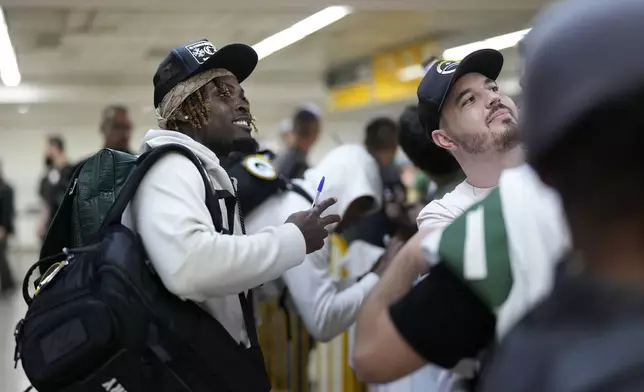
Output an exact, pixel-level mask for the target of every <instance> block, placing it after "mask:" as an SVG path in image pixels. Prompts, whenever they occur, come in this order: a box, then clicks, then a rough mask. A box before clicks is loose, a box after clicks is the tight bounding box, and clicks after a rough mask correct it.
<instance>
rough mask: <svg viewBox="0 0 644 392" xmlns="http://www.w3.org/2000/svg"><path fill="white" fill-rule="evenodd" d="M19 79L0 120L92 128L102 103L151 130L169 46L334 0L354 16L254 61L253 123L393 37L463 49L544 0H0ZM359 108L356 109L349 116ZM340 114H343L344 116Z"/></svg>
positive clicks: (259, 33)
mask: <svg viewBox="0 0 644 392" xmlns="http://www.w3.org/2000/svg"><path fill="white" fill-rule="evenodd" d="M1 3H2V6H3V8H4V11H5V15H6V20H7V25H8V29H9V34H10V37H11V40H12V43H13V46H14V48H15V52H16V55H17V59H18V64H19V68H20V72H21V75H22V83H21V84H20V86H18V87H5V86H2V87H0V126H1V127H2V128H5V129H6V128H12V127H32V128H33V127H43V126H45V127H64V126H69V125H72V123H73V124H74V125H78V126H88V127H95V126H97V122H98V113H99V111H100V108H101V107H102V106H103V105H105V104H107V103H111V102H119V103H125V104H127V105H129V106H130V107H131V108H132V112H133V115H134V117H135V120H136V121H137V122H138V123H139V124H140V123H145V125H146V126H153V124H154V118H153V115H152V107H151V106H152V75H153V74H154V72H155V70H156V67H157V65H158V64H159V62H160V61H161V59H162V58H163V57H164V56H165V55H166V54H167V52H168V51H169V49H171V48H172V47H174V46H178V45H180V44H183V43H186V42H189V41H192V40H195V39H199V38H202V37H206V38H209V39H210V40H211V41H212V42H213V43H214V44H215V45H216V46H223V45H224V44H226V43H230V42H244V43H248V44H255V43H257V42H259V41H261V40H262V39H264V38H266V37H268V36H270V35H272V34H274V33H276V32H278V31H280V30H282V29H285V28H286V27H288V26H290V25H292V24H294V23H296V22H297V21H299V20H301V19H303V18H305V17H307V16H309V15H311V14H314V13H315V12H317V11H319V10H321V9H324V8H325V7H328V6H333V5H345V6H349V7H351V9H352V12H351V14H349V15H348V16H346V17H345V18H343V19H341V20H339V21H337V22H336V23H333V24H331V25H329V26H327V27H325V28H323V29H322V30H320V31H318V32H316V33H314V34H312V35H310V36H308V37H306V38H304V39H302V40H301V41H299V42H296V43H295V44H293V45H291V46H288V47H286V48H284V49H282V50H280V51H277V52H275V53H273V54H272V55H270V56H268V57H266V58H264V59H262V60H261V61H260V64H259V66H258V68H257V70H256V72H255V73H254V74H253V75H252V76H251V78H250V79H249V80H248V81H247V82H246V83H245V84H244V86H245V88H246V90H247V95H248V97H249V98H250V100H251V102H252V105H253V112H254V113H255V115H256V117H258V119H259V121H260V124H265V125H266V126H268V127H272V128H274V124H276V123H277V122H279V120H280V119H282V118H284V117H286V116H288V115H289V113H290V112H291V111H292V110H293V109H294V108H295V107H296V106H297V105H298V104H300V103H302V102H307V101H308V102H315V103H317V104H319V105H321V106H324V104H325V102H326V99H327V90H326V88H325V84H324V74H325V71H326V70H328V69H329V68H330V67H333V66H336V65H340V64H344V63H347V62H350V61H354V60H356V59H360V58H364V57H365V56H369V55H371V54H374V53H377V52H379V51H382V50H388V49H391V48H393V47H396V45H400V44H405V43H408V42H411V41H414V40H418V39H435V40H437V41H438V42H440V44H441V45H442V47H448V46H449V45H460V44H464V43H468V42H470V41H473V40H477V39H482V38H487V37H489V36H493V35H498V34H503V33H507V32H512V31H515V30H520V29H523V28H526V27H527V26H529V23H530V20H531V19H532V17H533V16H534V15H535V13H536V12H537V11H538V10H539V9H541V8H542V7H543V5H544V4H545V3H547V1H546V0H522V1H514V0H485V1H481V0H345V1H344V2H343V3H342V4H337V3H331V2H328V1H323V0H308V1H307V0H235V1H227V2H224V1H220V0H211V1H205V0H180V1H165V0H2V1H1ZM358 113H361V112H358ZM344 116H346V114H344Z"/></svg>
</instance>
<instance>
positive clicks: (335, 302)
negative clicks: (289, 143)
mask: <svg viewBox="0 0 644 392" xmlns="http://www.w3.org/2000/svg"><path fill="white" fill-rule="evenodd" d="M322 176H325V177H326V179H325V184H324V190H323V192H322V194H321V195H320V200H323V199H326V198H328V197H335V198H337V200H338V202H337V203H336V204H335V205H333V206H331V207H330V208H328V209H327V210H326V212H325V214H323V215H327V214H339V215H340V216H343V215H344V213H345V212H346V210H347V208H348V207H349V205H350V204H351V203H352V202H353V201H355V200H356V199H358V198H360V197H363V196H367V197H371V198H373V199H374V200H375V201H376V205H375V209H378V208H380V206H381V199H382V179H381V177H380V171H379V169H378V163H377V162H376V160H375V159H374V158H373V157H372V156H371V155H370V154H369V153H368V152H367V151H366V150H365V148H364V147H362V146H358V145H345V146H341V147H337V148H335V149H333V150H332V151H331V152H329V153H328V154H327V155H326V156H325V157H324V158H323V159H322V161H321V162H320V164H318V165H317V166H315V167H314V168H311V169H309V170H307V171H306V172H305V174H304V179H303V180H294V182H295V183H296V184H297V185H299V186H300V187H302V188H303V189H304V190H305V191H307V192H308V193H309V194H310V195H311V196H312V197H314V196H315V193H316V191H317V186H318V183H319V182H320V179H321V178H322ZM310 207H311V204H310V203H309V202H308V201H307V200H306V199H304V198H303V197H302V196H300V195H298V194H296V193H295V192H284V193H282V194H279V195H275V196H272V197H271V198H269V199H268V200H266V201H265V202H264V203H262V204H261V205H260V206H258V207H257V208H256V209H255V210H254V211H253V212H252V213H251V214H250V215H249V216H248V217H247V218H246V226H247V229H248V232H249V233H254V232H258V231H259V230H262V229H264V228H266V227H267V226H276V225H279V224H280V223H281V222H284V220H285V219H286V218H287V217H288V216H289V215H291V214H292V213H294V212H297V211H301V210H303V209H307V208H310ZM331 228H332V227H328V229H331ZM330 257H331V256H330V246H329V242H328V240H326V241H325V243H324V247H323V248H322V249H320V250H319V251H317V252H313V253H311V254H309V255H307V256H306V259H305V261H304V263H302V264H301V265H299V266H297V267H294V268H291V269H290V270H288V271H286V272H284V274H283V275H282V278H283V279H284V282H285V283H286V285H287V286H288V289H289V292H290V294H291V297H292V298H293V300H294V302H295V306H296V307H297V310H298V314H299V315H300V317H301V318H302V321H303V322H304V324H305V325H306V327H307V329H308V331H309V333H310V334H311V335H312V336H314V337H315V338H316V339H318V340H321V341H328V340H331V339H332V338H334V337H335V336H337V335H338V334H340V333H342V332H344V331H346V330H347V329H348V328H349V326H351V324H353V323H354V322H355V318H356V314H357V311H358V309H359V308H360V305H361V304H362V301H363V300H364V299H365V297H366V296H367V295H368V294H369V292H370V291H371V289H372V288H373V287H374V286H375V285H376V283H378V277H377V276H376V275H375V274H373V273H371V274H368V275H367V276H365V277H364V278H363V279H361V280H360V281H359V282H357V283H356V284H354V285H352V286H350V287H349V288H346V289H345V290H343V291H339V290H338V288H337V287H336V284H335V282H334V281H333V278H332V276H331V272H330V270H329V261H330ZM345 261H346V260H343V263H344V262H345Z"/></svg>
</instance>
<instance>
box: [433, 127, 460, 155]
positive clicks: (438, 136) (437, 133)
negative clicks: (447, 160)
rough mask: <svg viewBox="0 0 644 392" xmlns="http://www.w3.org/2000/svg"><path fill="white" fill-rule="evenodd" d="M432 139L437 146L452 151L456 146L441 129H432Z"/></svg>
mask: <svg viewBox="0 0 644 392" xmlns="http://www.w3.org/2000/svg"><path fill="white" fill-rule="evenodd" d="M432 140H433V141H434V143H436V145H437V146H438V147H440V148H444V149H445V150H449V151H454V150H456V149H457V147H458V146H457V145H456V143H454V141H453V140H452V138H450V137H449V135H448V134H447V132H445V131H444V130H443V129H436V130H434V131H432Z"/></svg>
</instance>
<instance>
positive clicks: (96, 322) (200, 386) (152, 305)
mask: <svg viewBox="0 0 644 392" xmlns="http://www.w3.org/2000/svg"><path fill="white" fill-rule="evenodd" d="M170 152H175V153H181V154H183V155H184V156H186V157H187V158H189V159H190V160H191V161H192V162H193V163H194V164H195V165H197V167H198V168H199V172H200V173H201V175H202V178H203V180H204V183H205V184H206V204H207V205H208V209H209V211H210V214H211V215H212V216H213V222H214V223H215V227H216V229H217V230H218V232H220V233H222V234H229V233H227V231H226V230H225V229H223V228H222V225H221V221H222V219H221V210H220V208H219V201H220V200H221V199H224V201H225V202H226V207H227V209H229V210H231V209H234V207H235V204H236V201H235V197H234V196H233V195H230V194H229V193H228V192H221V191H219V192H215V191H214V190H213V189H212V186H211V184H210V182H209V179H208V178H207V174H206V173H205V171H204V169H203V168H202V166H201V164H200V162H199V160H198V159H197V157H196V156H194V154H193V153H192V152H191V151H190V150H188V149H187V148H185V147H183V146H180V145H166V146H162V147H158V148H155V149H153V150H151V151H150V152H148V153H147V154H144V155H143V156H141V157H140V158H139V160H138V162H137V167H136V168H135V169H134V170H133V172H132V174H131V175H130V177H129V179H128V180H127V183H126V184H125V185H124V187H123V189H122V190H121V191H120V192H119V195H118V197H117V198H116V201H115V202H114V204H113V205H112V207H111V208H110V209H109V212H108V213H107V216H106V218H105V220H104V221H103V223H102V226H101V228H100V230H99V232H98V235H97V238H96V240H94V241H91V243H89V244H88V245H87V246H84V247H82V248H77V249H69V250H65V251H64V252H63V253H61V254H59V255H54V256H50V257H47V258H45V259H42V260H40V261H39V262H38V263H36V264H35V265H34V266H32V267H31V268H30V270H29V272H28V273H27V276H26V278H25V281H24V282H23V296H24V298H25V301H26V302H27V304H28V305H29V309H28V311H27V314H26V316H25V318H24V319H23V320H21V321H20V322H19V323H18V326H17V328H16V357H15V359H16V362H17V361H18V360H22V366H23V368H24V371H25V373H26V375H27V377H28V378H29V380H30V381H31V383H32V385H33V386H34V387H35V388H36V389H37V390H38V391H40V392H54V391H56V392H76V391H79V392H80V391H83V392H92V391H97V392H98V391H100V392H105V391H108V392H138V391H161V392H165V391H167V392H174V391H182V392H183V391H185V392H187V391H193V392H201V391H231V392H233V391H240V392H241V391H243V392H247V391H269V390H270V383H269V381H268V377H267V375H266V371H265V368H264V362H263V357H262V353H261V350H260V348H259V346H258V343H257V334H256V331H255V322H254V318H253V310H252V306H251V305H250V304H252V298H247V296H246V295H244V294H243V293H241V294H239V300H240V302H241V307H242V311H243V315H244V322H245V325H246V328H247V332H248V335H249V340H250V342H251V346H250V348H246V347H245V346H242V345H240V344H239V343H237V342H236V341H235V340H234V339H233V338H232V337H231V336H230V334H229V333H228V332H227V331H226V330H225V329H224V327H223V326H222V325H221V324H220V323H219V322H218V321H217V320H216V319H214V318H213V317H212V316H211V315H210V314H208V313H207V312H205V311H204V310H203V309H202V308H201V307H199V306H198V305H197V304H196V303H193V302H191V301H183V300H181V299H179V298H178V297H176V296H175V295H173V294H171V293H170V292H169V291H167V290H166V288H165V287H164V286H163V284H162V282H161V280H160V279H159V278H158V276H156V274H155V273H154V271H153V269H152V268H151V266H150V264H149V263H148V262H147V259H146V255H145V251H144V249H143V246H142V243H141V240H140V239H139V238H138V236H137V235H136V234H135V233H133V232H132V231H130V230H129V229H128V228H126V227H125V226H123V225H121V215H122V213H123V212H124V211H125V208H126V206H127V204H128V203H129V201H130V200H131V199H132V198H133V196H134V194H135V192H136V189H137V187H138V185H139V183H140V181H141V179H142V178H143V177H144V175H145V173H146V172H147V171H148V169H149V168H150V167H151V166H152V165H153V164H154V162H156V161H157V160H158V159H159V158H160V157H162V156H164V155H165V154H167V153H170ZM228 215H229V221H230V220H232V218H231V217H232V214H228ZM232 223H233V222H229V226H228V227H230V228H231V230H232V227H233V226H232ZM216 262H217V257H216V255H213V263H216ZM40 266H46V267H47V268H48V270H47V272H46V273H45V274H44V275H43V276H42V277H41V279H40V280H39V282H38V287H37V289H36V294H35V295H34V296H33V298H32V297H30V295H29V291H28V285H29V277H30V275H31V274H32V272H33V271H35V270H36V269H37V268H39V267H40ZM249 297H250V295H249Z"/></svg>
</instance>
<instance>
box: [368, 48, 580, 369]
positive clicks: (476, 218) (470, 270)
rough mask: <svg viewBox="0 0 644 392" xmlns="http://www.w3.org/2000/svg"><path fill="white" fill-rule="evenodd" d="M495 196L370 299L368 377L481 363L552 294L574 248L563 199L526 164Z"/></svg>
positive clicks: (505, 177) (402, 261) (423, 236)
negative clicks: (559, 266) (556, 267)
mask: <svg viewBox="0 0 644 392" xmlns="http://www.w3.org/2000/svg"><path fill="white" fill-rule="evenodd" d="M468 57H470V56H468ZM448 99H449V98H448ZM497 110H498V109H497ZM421 118H422V117H421ZM425 120H427V117H425ZM512 123H514V122H512ZM513 137H517V135H516V134H515V136H513ZM513 143H514V142H513ZM515 148H516V147H515ZM517 160H518V159H517ZM497 170H501V168H498V169H497ZM488 193H489V195H488V196H487V197H486V198H485V199H484V200H483V201H481V202H480V203H478V204H474V206H472V207H470V208H469V209H466V211H465V212H464V213H463V214H462V215H461V216H459V217H457V218H456V219H453V220H452V222H451V223H447V226H445V227H438V228H434V229H423V228H421V230H420V232H419V234H417V235H416V236H415V237H414V238H412V240H410V241H409V243H408V244H407V245H406V247H405V248H404V249H403V250H402V251H401V253H400V254H399V256H398V257H397V258H396V259H395V260H394V262H393V264H392V266H391V267H390V269H389V271H388V272H387V273H386V274H385V276H384V277H383V279H382V280H381V282H380V283H379V285H378V286H376V288H375V289H374V292H373V294H372V295H371V296H370V297H369V298H367V300H366V302H365V305H364V306H363V308H362V309H361V313H360V315H359V317H358V327H357V347H356V364H357V369H358V371H359V372H360V373H361V374H362V377H363V378H365V379H368V380H369V381H373V382H385V381H390V380H394V379H397V378H399V377H401V376H403V375H406V374H408V373H409V372H411V371H413V370H415V369H417V368H419V367H420V366H422V365H423V364H425V363H426V362H430V363H433V364H437V365H440V366H441V367H444V368H452V367H454V366H455V365H456V364H457V363H459V361H461V360H462V359H465V358H473V357H478V356H479V353H480V352H481V351H482V350H484V349H485V348H487V347H488V346H490V345H491V344H492V343H493V342H494V340H495V339H494V338H495V335H496V336H499V337H502V336H504V335H505V334H506V333H507V331H508V330H509V329H510V328H511V327H512V326H513V325H514V324H515V323H516V322H517V320H519V319H520V318H521V317H522V316H523V315H524V314H525V312H526V311H527V310H529V309H530V307H531V306H532V305H533V304H535V303H536V302H538V301H539V300H540V299H541V298H543V296H544V295H545V294H546V293H547V292H548V290H549V288H550V285H551V282H552V273H551V271H552V265H553V264H554V262H555V261H556V260H557V259H558V257H559V256H560V255H561V254H562V252H563V251H564V250H565V249H567V247H568V245H569V240H568V233H567V227H566V225H565V223H564V222H563V219H562V216H561V209H560V205H559V203H558V200H557V197H556V195H554V194H553V192H552V190H550V189H548V188H547V187H545V186H544V185H543V184H542V183H541V182H540V181H539V180H538V178H537V176H536V175H535V174H534V173H533V172H532V171H531V170H530V168H529V167H527V165H525V164H522V165H520V166H518V167H516V168H511V169H507V170H505V171H504V173H503V174H502V176H501V177H500V183H499V188H497V189H495V190H491V191H490V192H488ZM464 208H467V206H465V207H464ZM428 234H429V235H428ZM517 249H519V250H518V251H517ZM430 266H431V273H430V274H429V275H428V276H426V277H425V278H424V279H422V280H421V281H420V282H419V283H418V284H416V285H415V286H413V289H412V285H413V283H414V280H416V279H417V277H418V276H419V275H424V274H426V273H427V272H428V271H429V269H430ZM385 348H386V349H385ZM383 351H386V352H387V355H388V356H389V358H395V362H394V361H393V360H387V358H386V357H383V356H382V354H381V353H382V352H383ZM394 352H395V353H394Z"/></svg>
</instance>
